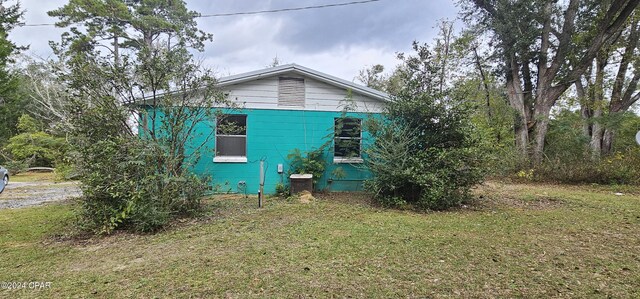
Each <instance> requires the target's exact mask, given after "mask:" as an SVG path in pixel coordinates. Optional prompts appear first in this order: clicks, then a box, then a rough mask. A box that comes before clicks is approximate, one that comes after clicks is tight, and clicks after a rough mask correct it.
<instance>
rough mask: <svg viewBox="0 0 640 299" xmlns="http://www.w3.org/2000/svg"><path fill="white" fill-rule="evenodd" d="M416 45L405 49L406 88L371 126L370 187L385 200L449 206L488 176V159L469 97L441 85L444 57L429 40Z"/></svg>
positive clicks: (463, 198)
mask: <svg viewBox="0 0 640 299" xmlns="http://www.w3.org/2000/svg"><path fill="white" fill-rule="evenodd" d="M414 49H415V51H416V53H415V54H414V55H406V54H402V55H399V56H400V57H401V58H402V63H403V67H402V69H403V72H402V76H403V80H404V82H405V85H404V88H403V89H402V90H401V91H400V93H399V94H398V95H396V96H394V98H393V101H392V103H390V104H389V105H388V108H387V111H386V115H385V119H384V120H381V121H379V122H373V124H371V125H370V128H369V131H370V132H371V133H372V135H373V136H374V143H373V145H372V146H371V147H370V148H369V149H368V150H367V155H368V156H369V159H368V160H367V163H368V166H369V169H370V170H371V172H372V174H373V179H372V180H371V181H368V182H367V184H368V189H370V190H372V191H373V192H374V193H375V198H376V200H378V201H380V202H381V203H383V204H385V205H392V206H395V205H402V204H405V203H408V204H411V205H413V206H415V207H417V208H420V209H435V210H441V209H447V208H450V207H454V206H457V205H460V204H461V203H463V202H465V201H466V200H468V199H469V196H470V194H469V189H470V188H471V186H473V185H475V184H477V183H479V182H481V181H482V177H483V173H482V171H481V166H482V160H483V159H482V155H481V151H480V148H479V146H478V140H477V138H475V136H474V135H475V134H474V127H473V125H472V124H471V121H470V106H469V105H468V104H467V101H466V99H464V98H457V97H454V95H455V94H453V93H450V91H449V90H448V89H446V88H445V87H446V86H447V85H445V84H442V85H441V83H442V76H441V74H442V73H441V67H442V64H441V63H440V62H441V61H440V60H438V59H437V58H434V57H437V56H434V55H433V53H432V51H431V49H430V48H429V47H428V46H427V45H419V44H417V43H414ZM441 86H443V89H442V91H440V87H441Z"/></svg>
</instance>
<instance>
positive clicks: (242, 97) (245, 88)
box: [222, 72, 386, 113]
mask: <svg viewBox="0 0 640 299" xmlns="http://www.w3.org/2000/svg"><path fill="white" fill-rule="evenodd" d="M287 78H288V79H297V80H286V79H287ZM282 79H285V80H282ZM222 80H224V78H223V79H222ZM222 82H224V81H222ZM302 84H303V85H302ZM337 85H341V86H337ZM301 89H302V90H301ZM222 90H223V91H224V92H225V94H227V99H228V100H229V101H231V102H232V103H234V104H236V105H238V107H241V108H247V109H282V110H310V111H342V110H343V109H344V108H345V106H346V105H349V107H352V108H353V109H352V110H350V111H353V112H370V113H378V112H382V110H383V109H384V105H385V103H386V101H385V100H381V99H380V97H379V96H377V95H376V97H377V98H374V97H373V96H369V95H364V94H363V93H364V92H362V91H361V90H360V89H355V88H351V87H350V86H344V84H329V83H327V82H322V81H320V80H318V79H316V78H312V77H311V76H305V75H304V74H299V73H296V72H283V73H279V74H271V75H268V76H262V77H257V78H252V79H250V80H243V81H240V82H238V83H231V84H222ZM364 91H365V92H367V90H366V89H365V90H364ZM349 93H351V97H350V99H349V97H348V94H349ZM381 94H382V93H381ZM302 95H303V96H304V101H302V99H300V98H301V97H302ZM374 95H375V94H374Z"/></svg>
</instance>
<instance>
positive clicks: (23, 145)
mask: <svg viewBox="0 0 640 299" xmlns="http://www.w3.org/2000/svg"><path fill="white" fill-rule="evenodd" d="M17 127H18V130H19V131H20V132H21V133H20V134H18V135H15V136H13V137H11V138H10V139H9V142H8V144H7V145H6V146H5V147H4V151H5V152H7V153H8V155H9V157H10V158H11V160H13V161H16V162H18V163H16V164H15V165H26V166H27V167H29V166H43V167H52V166H55V164H56V163H58V162H61V161H62V158H63V157H64V154H65V152H66V150H67V144H66V141H65V140H64V138H60V137H55V136H51V135H50V134H48V133H45V132H42V131H40V130H39V128H38V125H37V123H36V121H35V120H34V119H33V118H32V117H30V116H29V115H26V114H24V115H22V116H21V117H20V119H19V120H18V125H17ZM12 170H13V171H19V170H20V169H19V168H14V169H12Z"/></svg>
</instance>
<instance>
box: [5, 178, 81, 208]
mask: <svg viewBox="0 0 640 299" xmlns="http://www.w3.org/2000/svg"><path fill="white" fill-rule="evenodd" d="M81 194H82V193H81V191H80V189H79V188H78V184H77V182H62V183H54V182H50V181H39V182H9V185H7V186H6V189H5V190H4V192H3V193H2V194H0V209H15V208H23V207H30V206H36V205H40V204H43V203H46V202H54V201H62V200H65V199H68V198H73V197H78V196H80V195H81Z"/></svg>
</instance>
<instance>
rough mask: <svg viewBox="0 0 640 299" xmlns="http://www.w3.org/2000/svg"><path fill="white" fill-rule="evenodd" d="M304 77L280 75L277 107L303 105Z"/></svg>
mask: <svg viewBox="0 0 640 299" xmlns="http://www.w3.org/2000/svg"><path fill="white" fill-rule="evenodd" d="M304 98H305V90H304V79H301V78H288V77H280V81H279V82H278V107H304Z"/></svg>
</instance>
